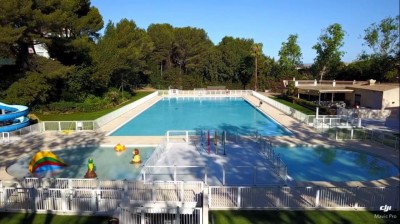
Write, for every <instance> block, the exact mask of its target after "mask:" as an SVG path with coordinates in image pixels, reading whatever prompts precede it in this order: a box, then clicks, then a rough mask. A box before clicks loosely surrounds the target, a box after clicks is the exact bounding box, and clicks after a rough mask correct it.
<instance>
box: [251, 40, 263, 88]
mask: <svg viewBox="0 0 400 224" xmlns="http://www.w3.org/2000/svg"><path fill="white" fill-rule="evenodd" d="M261 55H262V44H253V45H252V46H251V56H253V57H254V77H255V78H254V91H257V89H258V88H257V80H258V77H257V65H258V63H257V59H258V57H260V56H261Z"/></svg>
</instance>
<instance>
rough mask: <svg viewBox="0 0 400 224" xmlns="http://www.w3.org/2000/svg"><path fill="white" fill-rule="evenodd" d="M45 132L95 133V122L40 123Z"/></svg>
mask: <svg viewBox="0 0 400 224" xmlns="http://www.w3.org/2000/svg"><path fill="white" fill-rule="evenodd" d="M39 124H40V125H41V126H42V130H43V131H60V132H62V131H65V132H68V131H93V130H95V129H96V124H95V122H94V121H43V122H41V123H39Z"/></svg>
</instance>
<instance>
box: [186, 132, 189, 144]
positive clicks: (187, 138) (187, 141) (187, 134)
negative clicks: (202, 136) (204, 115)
mask: <svg viewBox="0 0 400 224" xmlns="http://www.w3.org/2000/svg"><path fill="white" fill-rule="evenodd" d="M186 143H189V131H186Z"/></svg>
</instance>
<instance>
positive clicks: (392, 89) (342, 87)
mask: <svg viewBox="0 0 400 224" xmlns="http://www.w3.org/2000/svg"><path fill="white" fill-rule="evenodd" d="M289 83H292V84H293V85H292V86H294V91H295V94H297V97H298V98H303V99H307V100H312V101H316V102H318V103H321V101H331V102H334V101H344V102H346V105H347V106H359V107H366V108H371V109H389V108H398V107H399V106H400V102H399V101H400V100H399V98H400V96H399V95H400V94H399V93H400V86H399V83H384V84H376V83H375V80H369V81H355V80H354V81H335V80H322V81H317V80H295V79H293V80H283V84H284V86H285V88H288V86H289Z"/></svg>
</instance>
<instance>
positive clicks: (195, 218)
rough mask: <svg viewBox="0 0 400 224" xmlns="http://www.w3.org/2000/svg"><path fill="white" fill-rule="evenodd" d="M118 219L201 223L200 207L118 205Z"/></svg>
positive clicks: (125, 221)
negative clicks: (130, 206) (136, 206)
mask: <svg viewBox="0 0 400 224" xmlns="http://www.w3.org/2000/svg"><path fill="white" fill-rule="evenodd" d="M117 213H118V219H119V221H120V222H121V223H132V224H141V223H181V224H201V223H203V216H202V208H185V207H175V208H148V207H140V208H129V207H118V209H117Z"/></svg>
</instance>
